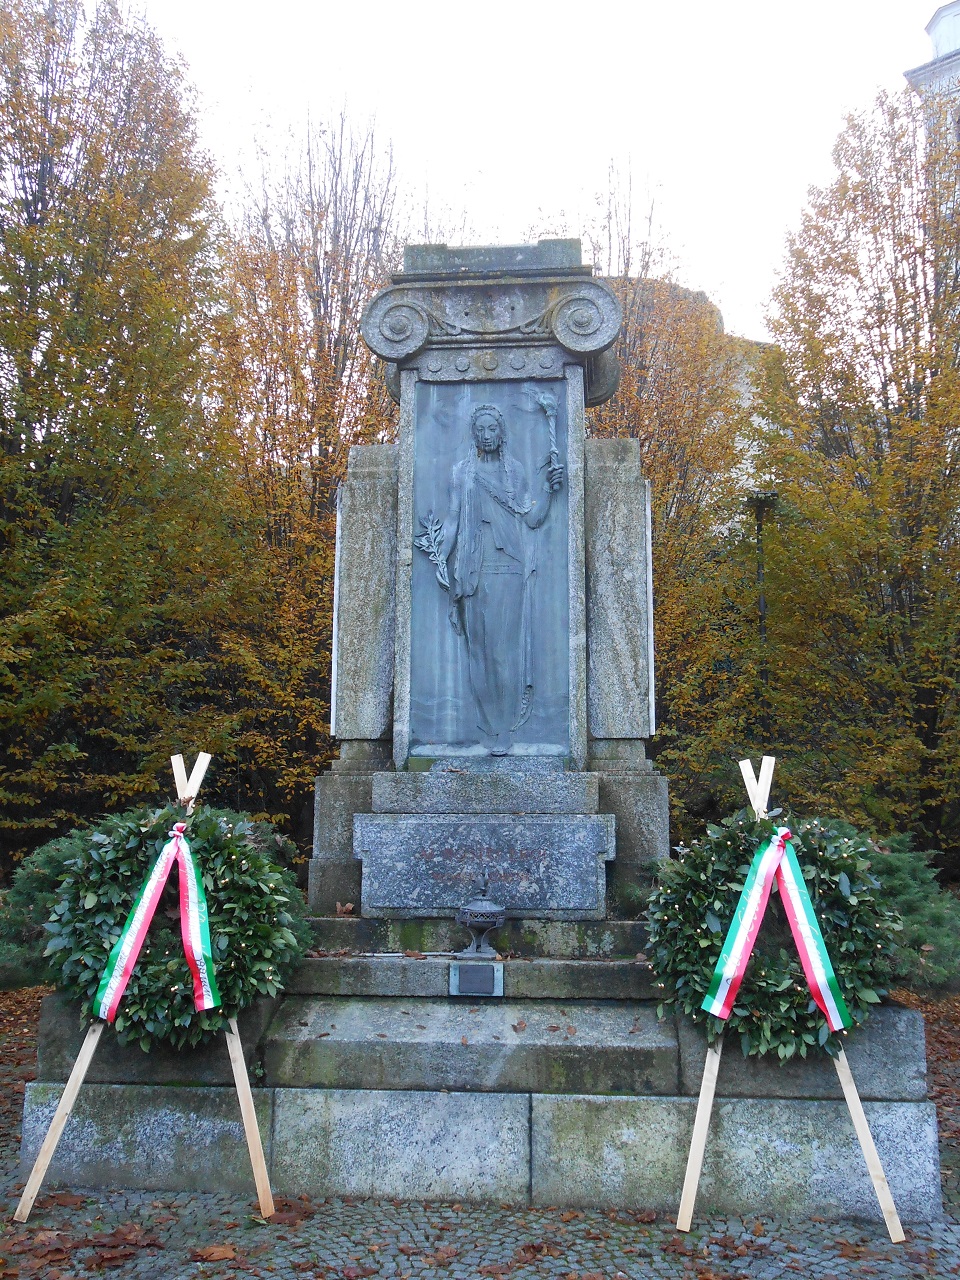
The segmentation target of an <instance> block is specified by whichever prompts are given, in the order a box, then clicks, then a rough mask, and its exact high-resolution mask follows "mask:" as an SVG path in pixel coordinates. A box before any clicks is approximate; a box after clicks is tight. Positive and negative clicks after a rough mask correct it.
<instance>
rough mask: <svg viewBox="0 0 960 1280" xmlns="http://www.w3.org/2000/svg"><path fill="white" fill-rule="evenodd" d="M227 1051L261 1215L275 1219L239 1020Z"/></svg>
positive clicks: (229, 1033) (232, 1028) (229, 1035)
mask: <svg viewBox="0 0 960 1280" xmlns="http://www.w3.org/2000/svg"><path fill="white" fill-rule="evenodd" d="M225 1034H226V1037H227V1051H228V1053H229V1054H230V1065H231V1067H232V1068H233V1080H234V1084H235V1085H236V1086H237V1097H238V1098H239V1099H240V1114H241V1115H242V1116H243V1131H244V1133H245V1134H246V1137H247V1149H248V1150H249V1152H250V1163H251V1165H253V1180H254V1182H255V1183H256V1185H257V1199H258V1200H259V1201H260V1213H261V1214H262V1215H263V1217H264V1218H271V1217H272V1216H273V1213H274V1205H273V1192H272V1191H271V1190H270V1178H269V1175H268V1174H267V1162H266V1160H265V1159H264V1158H263V1144H262V1143H261V1141H260V1129H259V1127H258V1125H257V1113H256V1111H255V1110H254V1106H253V1094H252V1093H251V1092H250V1078H249V1077H248V1075H247V1067H246V1063H245V1062H244V1060H243V1046H242V1045H241V1043H240V1033H239V1032H238V1031H237V1020H236V1018H231V1019H230V1030H229V1031H227V1032H226V1033H225Z"/></svg>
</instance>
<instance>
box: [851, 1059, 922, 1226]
mask: <svg viewBox="0 0 960 1280" xmlns="http://www.w3.org/2000/svg"><path fill="white" fill-rule="evenodd" d="M834 1062H835V1063H836V1067H837V1075H838V1076H839V1077H840V1087H841V1088H842V1089H843V1096H844V1097H845V1098H846V1100H847V1107H848V1109H849V1111H850V1119H851V1120H852V1121H853V1127H854V1129H856V1131H857V1137H858V1138H859V1139H860V1149H861V1151H862V1152H863V1158H864V1160H866V1162H867V1171H868V1172H869V1174H870V1181H871V1182H872V1183H873V1189H874V1191H875V1192H876V1193H877V1199H878V1200H879V1202H880V1208H881V1209H882V1211H883V1220H884V1222H885V1223H886V1224H887V1231H889V1233H890V1239H891V1240H892V1241H893V1243H894V1244H899V1243H900V1242H901V1241H902V1240H905V1239H906V1236H905V1235H904V1234H903V1227H902V1226H901V1225H900V1217H899V1215H898V1213H897V1207H896V1205H895V1204H894V1203H893V1196H892V1195H891V1194H890V1185H889V1183H888V1182H887V1175H886V1174H885V1173H884V1172H883V1165H882V1164H881V1163H880V1157H879V1155H878V1154H877V1148H876V1147H875V1146H874V1142H873V1134H871V1132H870V1126H869V1125H868V1124H867V1117H866V1115H865V1114H864V1111H863V1103H862V1102H861V1101H860V1094H859V1093H858V1092H857V1086H856V1085H855V1084H854V1080H853V1072H852V1071H851V1070H850V1064H849V1062H847V1055H846V1054H845V1053H844V1052H843V1050H842V1049H841V1050H840V1052H839V1053H838V1054H837V1056H836V1058H834Z"/></svg>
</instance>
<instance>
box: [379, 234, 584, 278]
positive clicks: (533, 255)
mask: <svg viewBox="0 0 960 1280" xmlns="http://www.w3.org/2000/svg"><path fill="white" fill-rule="evenodd" d="M557 268H561V269H563V270H569V269H571V268H574V269H576V270H577V271H578V272H580V273H582V266H581V258H580V241H579V240H540V241H538V243H537V244H482V245H449V246H448V245H445V244H408V245H406V246H405V247H404V250H403V270H404V273H405V274H407V275H414V276H417V275H424V276H431V275H441V276H449V275H452V274H454V273H456V274H458V275H464V274H475V273H480V274H483V275H486V274H487V273H488V272H489V273H491V274H501V273H502V274H505V275H514V274H515V273H517V272H524V271H548V270H556V269H557Z"/></svg>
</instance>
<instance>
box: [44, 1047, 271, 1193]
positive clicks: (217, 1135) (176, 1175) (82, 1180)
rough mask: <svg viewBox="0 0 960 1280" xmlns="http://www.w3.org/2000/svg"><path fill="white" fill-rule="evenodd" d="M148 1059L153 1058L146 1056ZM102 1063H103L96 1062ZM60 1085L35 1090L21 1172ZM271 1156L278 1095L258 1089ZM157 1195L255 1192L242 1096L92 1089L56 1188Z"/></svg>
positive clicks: (70, 1133)
mask: <svg viewBox="0 0 960 1280" xmlns="http://www.w3.org/2000/svg"><path fill="white" fill-rule="evenodd" d="M144 1056H146V1055H144ZM94 1061H96V1059H94ZM62 1091H63V1086H62V1085H60V1084H47V1083H34V1084H28V1085H27V1089H26V1097H25V1099H24V1108H23V1137H22V1140H21V1145H20V1162H21V1169H22V1170H23V1173H24V1175H26V1174H27V1173H28V1172H29V1170H30V1168H31V1167H32V1165H33V1162H34V1160H35V1159H36V1157H37V1152H38V1151H39V1150H40V1144H41V1142H42V1141H43V1139H44V1136H45V1134H46V1132H47V1129H48V1128H49V1125H50V1121H51V1120H52V1119H53V1113H54V1111H55V1110H56V1107H57V1103H58V1102H59V1100H60V1094H61V1093H62ZM253 1099H254V1105H255V1107H256V1110H257V1123H258V1125H259V1127H260V1136H261V1139H262V1141H263V1147H264V1155H265V1156H266V1159H267V1163H268V1164H269V1163H270V1159H271V1155H272V1128H273V1125H272V1120H273V1095H272V1093H271V1092H270V1091H268V1090H263V1089H254V1091H253ZM58 1181H60V1182H65V1183H67V1184H68V1185H70V1186H80V1187H139V1188H144V1189H147V1190H157V1191H234V1192H240V1193H247V1192H249V1193H250V1194H251V1195H252V1194H253V1190H254V1183H253V1172H252V1170H251V1168H250V1157H249V1154H248V1152H247V1144H246V1139H245V1138H244V1134H243V1122H242V1120H241V1118H240V1104H239V1102H238V1101H237V1093H236V1089H234V1088H232V1087H231V1088H229V1089H223V1088H178V1087H172V1086H162V1085H119V1084H86V1083H85V1084H84V1085H83V1088H82V1089H81V1090H80V1093H79V1096H78V1098H77V1103H76V1106H75V1107H74V1109H73V1112H72V1113H71V1115H70V1119H69V1120H68V1121H67V1125H66V1128H65V1129H64V1131H63V1136H62V1137H61V1139H60V1143H59V1146H58V1147H57V1152H56V1155H55V1156H54V1158H53V1163H52V1165H51V1166H50V1173H49V1175H48V1182H58Z"/></svg>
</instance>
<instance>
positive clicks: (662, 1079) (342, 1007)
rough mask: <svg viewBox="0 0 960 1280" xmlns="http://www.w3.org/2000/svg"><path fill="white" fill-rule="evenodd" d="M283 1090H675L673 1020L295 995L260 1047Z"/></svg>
mask: <svg viewBox="0 0 960 1280" xmlns="http://www.w3.org/2000/svg"><path fill="white" fill-rule="evenodd" d="M263 1065H264V1071H265V1077H264V1083H265V1084H266V1085H268V1086H276V1087H285V1088H324V1089H333V1088H338V1087H339V1088H345V1089H368V1090H373V1091H376V1090H412V1091H423V1092H426V1091H437V1092H439V1091H440V1090H444V1089H449V1090H451V1091H461V1092H463V1091H468V1090H469V1091H471V1092H472V1091H477V1092H484V1093H509V1092H516V1093H524V1094H526V1093H540V1092H543V1093H547V1092H554V1091H557V1092H567V1093H572V1094H582V1093H591V1094H593V1093H596V1094H622V1093H628V1092H630V1093H639V1094H665V1095H671V1096H675V1095H676V1093H677V1092H678V1081H679V1075H678V1054H677V1041H676V1036H675V1033H674V1028H673V1024H672V1023H671V1022H658V1021H657V1019H656V1016H655V1014H654V1010H653V1008H652V1007H651V1006H649V1005H641V1004H634V1003H632V1002H617V1001H609V1002H603V1003H600V1004H597V1005H590V1004H586V1003H580V1004H574V1003H573V1002H560V1001H552V1000H520V1001H514V1000H503V999H497V1000H485V1001H483V1000H478V1001H476V1002H474V1001H473V1000H470V999H463V1000H457V999H453V1000H444V1001H441V1000H434V999H403V998H401V999H396V998H382V999H378V1000H371V999H369V998H358V999H336V998H330V997H323V996H301V997H294V996H291V997H288V999H287V1000H286V1001H285V1002H284V1004H283V1007H282V1008H281V1010H280V1012H279V1013H278V1015H277V1017H276V1018H275V1019H274V1021H273V1023H272V1025H271V1027H270V1030H269V1032H268V1033H267V1036H266V1039H265V1041H264V1045H263Z"/></svg>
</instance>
